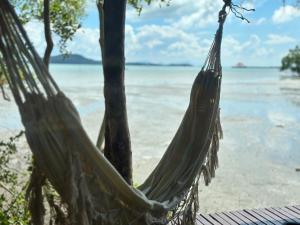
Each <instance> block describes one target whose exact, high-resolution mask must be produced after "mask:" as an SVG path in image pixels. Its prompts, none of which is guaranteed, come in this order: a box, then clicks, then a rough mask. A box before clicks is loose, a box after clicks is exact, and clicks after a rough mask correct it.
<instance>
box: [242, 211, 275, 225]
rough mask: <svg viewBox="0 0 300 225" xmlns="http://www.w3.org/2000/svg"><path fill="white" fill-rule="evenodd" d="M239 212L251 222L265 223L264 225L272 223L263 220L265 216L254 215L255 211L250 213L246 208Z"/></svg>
mask: <svg viewBox="0 0 300 225" xmlns="http://www.w3.org/2000/svg"><path fill="white" fill-rule="evenodd" d="M237 213H239V214H241V215H242V216H245V217H247V218H249V219H250V220H251V221H252V222H254V223H257V224H266V225H273V223H269V222H268V221H265V220H266V219H265V218H261V217H260V216H259V215H256V214H255V213H254V214H253V213H252V214H251V213H250V211H247V210H242V211H239V212H237Z"/></svg>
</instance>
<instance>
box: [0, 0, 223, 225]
mask: <svg viewBox="0 0 300 225" xmlns="http://www.w3.org/2000/svg"><path fill="white" fill-rule="evenodd" d="M225 9H226V5H225V6H224V7H223V9H222V11H221V12H220V15H219V17H220V18H219V19H220V21H219V22H220V25H219V28H218V31H217V33H216V36H215V40H214V42H213V44H212V47H211V49H210V52H209V56H208V58H207V60H206V62H205V65H204V67H203V68H202V70H201V71H200V72H199V74H198V75H197V77H196V79H195V81H194V84H193V87H192V90H191V95H190V103H189V106H188V109H187V111H186V113H185V115H184V118H183V120H182V122H181V125H180V127H179V129H178V131H177V132H176V134H175V137H174V138H173V140H172V142H171V144H170V145H169V147H168V148H167V150H166V153H165V154H164V156H163V158H162V159H161V161H160V162H159V164H158V165H157V167H156V168H155V169H154V171H153V172H152V173H151V175H150V176H149V177H148V178H147V179H146V181H145V182H144V184H142V185H141V186H140V187H138V188H137V189H135V188H133V187H131V186H129V185H127V183H126V182H125V181H124V180H123V178H122V177H121V176H120V175H119V174H118V172H117V171H116V170H115V169H114V168H113V166H112V165H111V164H110V163H109V162H108V160H106V158H105V157H104V155H103V154H102V153H101V152H100V150H99V149H97V148H96V147H95V145H94V144H93V143H92V142H91V141H90V139H89V137H88V136H87V134H86V132H85V130H84V128H83V127H82V124H81V121H80V117H79V114H78V113H77V111H76V109H75V107H74V105H73V104H72V102H71V101H70V100H69V99H68V98H67V97H66V96H65V95H64V94H63V93H62V91H61V90H60V89H59V87H58V86H57V85H56V83H55V81H54V80H53V79H52V77H51V75H50V74H49V72H48V71H47V69H46V67H45V66H44V64H43V62H42V60H41V59H40V57H39V56H38V54H37V53H36V51H35V49H34V47H33V46H32V44H31V42H30V40H29V38H28V36H27V34H26V32H25V30H24V28H23V27H22V25H21V24H20V21H19V20H18V18H17V16H16V13H15V11H14V9H13V8H12V6H11V5H10V4H9V3H8V1H7V0H1V1H0V66H1V71H2V72H3V73H4V76H5V78H6V80H7V82H8V85H9V87H10V89H11V91H12V93H13V96H14V99H15V101H16V103H17V105H18V107H19V111H20V114H21V117H22V122H23V124H24V127H25V131H26V132H25V133H26V138H27V141H28V143H29V146H30V148H31V150H32V152H33V154H34V157H35V159H36V162H37V164H38V165H39V167H40V168H41V169H42V171H43V172H44V173H45V174H46V177H47V178H48V179H49V181H50V182H51V184H52V185H53V186H54V188H55V189H56V191H57V192H58V193H59V194H60V196H61V197H62V199H63V200H64V202H66V204H67V205H68V211H69V214H70V220H71V222H70V224H77V225H79V224H80V225H96V224H105V225H113V224H120V225H129V224H130V225H140V224H145V225H150V224H167V223H168V222H171V223H173V224H185V225H189V224H193V223H194V222H195V216H196V212H197V210H198V198H197V194H198V182H199V177H200V175H201V174H203V175H204V178H205V181H206V183H207V184H208V183H209V182H210V179H211V177H213V176H214V173H215V169H216V167H217V165H218V160H217V151H218V148H219V138H220V137H221V135H222V134H221V133H222V132H221V126H220V120H219V100H220V86H221V77H222V69H221V63H220V48H221V39H222V30H223V24H224V22H225V18H226V15H227V14H226V11H225Z"/></svg>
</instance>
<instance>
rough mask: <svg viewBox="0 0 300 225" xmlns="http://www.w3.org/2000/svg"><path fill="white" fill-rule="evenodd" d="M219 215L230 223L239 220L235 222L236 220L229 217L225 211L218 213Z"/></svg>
mask: <svg viewBox="0 0 300 225" xmlns="http://www.w3.org/2000/svg"><path fill="white" fill-rule="evenodd" d="M217 214H218V216H220V217H222V218H223V219H224V220H226V221H227V222H228V223H229V224H238V223H237V222H235V221H234V220H232V219H231V218H230V217H228V216H227V215H225V214H224V213H217Z"/></svg>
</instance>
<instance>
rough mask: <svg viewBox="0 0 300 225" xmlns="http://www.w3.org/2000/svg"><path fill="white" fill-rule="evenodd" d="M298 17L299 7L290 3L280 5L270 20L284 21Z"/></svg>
mask: <svg viewBox="0 0 300 225" xmlns="http://www.w3.org/2000/svg"><path fill="white" fill-rule="evenodd" d="M297 17H300V9H299V8H297V7H294V6H291V5H286V6H281V7H280V8H279V9H277V10H276V11H275V12H274V14H273V16H272V20H273V22H274V23H285V22H289V21H292V20H294V19H295V18H297Z"/></svg>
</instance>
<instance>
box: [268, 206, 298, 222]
mask: <svg viewBox="0 0 300 225" xmlns="http://www.w3.org/2000/svg"><path fill="white" fill-rule="evenodd" d="M265 210H267V211H269V212H270V213H272V214H274V215H276V216H278V217H279V218H281V219H282V220H285V221H286V222H296V221H294V220H293V219H291V218H289V217H288V216H286V215H284V214H282V213H280V212H279V211H278V210H275V209H273V208H267V209H265Z"/></svg>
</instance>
